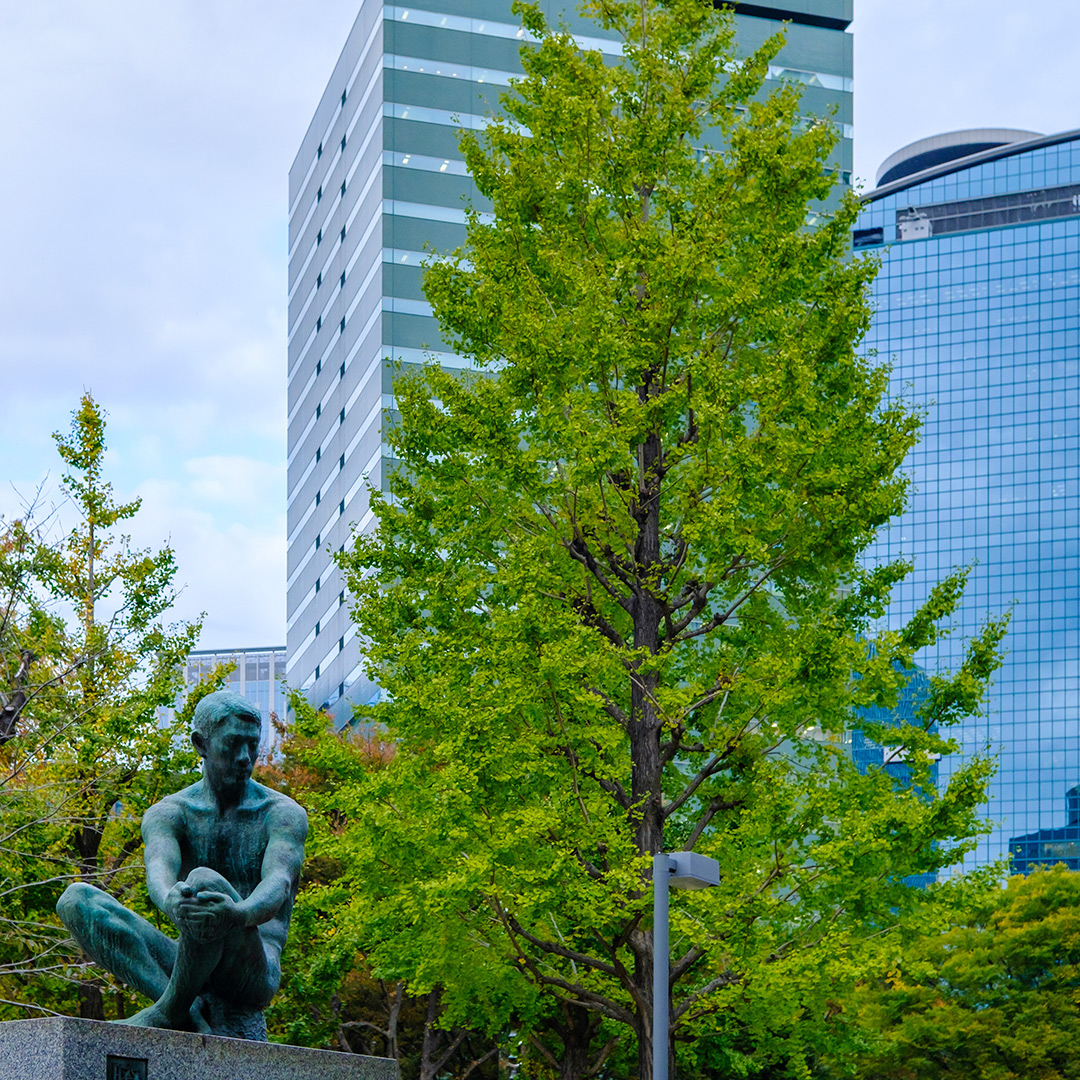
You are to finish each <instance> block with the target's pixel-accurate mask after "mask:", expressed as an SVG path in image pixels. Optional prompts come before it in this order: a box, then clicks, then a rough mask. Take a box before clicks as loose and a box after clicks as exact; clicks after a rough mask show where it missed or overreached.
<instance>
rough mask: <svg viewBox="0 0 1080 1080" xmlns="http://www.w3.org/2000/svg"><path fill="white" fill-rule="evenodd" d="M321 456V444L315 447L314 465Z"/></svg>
mask: <svg viewBox="0 0 1080 1080" xmlns="http://www.w3.org/2000/svg"><path fill="white" fill-rule="evenodd" d="M321 457H322V447H321V446H316V447H315V464H316V465H318V464H319V459H320V458H321Z"/></svg>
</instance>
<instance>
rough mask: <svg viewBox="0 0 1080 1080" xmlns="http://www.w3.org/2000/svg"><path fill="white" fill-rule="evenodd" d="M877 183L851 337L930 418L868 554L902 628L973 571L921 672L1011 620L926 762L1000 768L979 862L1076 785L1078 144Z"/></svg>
mask: <svg viewBox="0 0 1080 1080" xmlns="http://www.w3.org/2000/svg"><path fill="white" fill-rule="evenodd" d="M879 179H880V181H881V183H880V186H879V187H878V188H876V189H875V190H874V191H873V192H872V193H870V194H869V195H867V196H866V198H865V205H864V210H863V212H862V214H861V216H860V219H859V222H858V227H857V229H856V231H855V235H854V243H855V247H856V248H857V249H862V250H866V251H874V252H876V253H878V254H880V256H881V259H882V268H881V272H880V274H879V276H878V279H877V282H876V284H875V302H876V307H877V312H876V315H875V317H874V321H873V325H872V328H871V331H870V334H869V337H868V340H867V342H866V344H867V347H868V348H869V349H872V350H875V351H876V353H877V355H878V357H879V358H880V359H881V360H882V361H891V362H892V364H893V384H892V385H893V392H894V393H895V394H897V395H903V396H905V397H907V398H908V399H909V400H911V401H912V402H913V403H914V404H916V405H918V406H921V407H922V408H923V409H924V410H925V416H926V422H925V425H924V428H923V435H922V441H921V442H920V444H919V445H918V446H917V447H916V448H915V450H914V451H913V452H912V454H911V457H910V459H909V460H908V462H907V468H908V469H909V470H910V474H911V477H912V489H911V497H910V500H909V505H908V509H907V511H906V512H905V513H904V514H903V515H902V516H901V517H900V518H899V519H897V520H896V521H895V522H894V523H893V524H892V525H891V526H890V527H889V528H888V529H887V530H885V531H884V532H883V533H882V534H881V536H880V537H879V540H878V542H877V544H876V545H875V547H874V548H873V549H872V551H871V558H876V559H884V558H890V559H891V558H896V557H899V556H905V557H908V558H910V559H912V560H914V562H915V572H914V574H913V575H911V577H910V578H909V579H908V580H907V581H906V582H905V583H904V584H903V586H902V587H901V588H900V589H899V590H898V592H897V596H896V600H895V604H894V611H893V615H894V617H895V618H897V619H898V620H899V619H902V618H906V617H909V616H910V615H911V614H912V612H913V611H914V610H915V608H916V607H917V606H918V605H919V604H920V603H921V602H922V601H923V600H925V598H926V596H927V594H928V592H929V590H930V588H931V586H932V585H933V584H934V583H935V582H937V581H939V580H941V579H942V578H943V577H944V576H945V575H946V574H948V573H949V571H950V570H951V569H952V568H953V567H956V566H970V567H971V575H970V578H969V584H968V589H967V593H966V595H965V599H964V605H963V609H962V611H961V613H960V615H959V618H958V620H957V625H956V628H955V632H954V633H953V634H952V636H950V637H949V638H946V639H945V640H944V641H943V642H942V643H941V645H939V646H938V647H936V649H935V650H934V651H933V654H932V655H928V656H925V657H921V658H920V663H921V664H922V666H924V667H925V668H927V669H928V670H929V671H930V672H933V671H934V670H935V669H936V668H944V667H949V666H955V665H956V664H958V663H959V661H960V658H961V655H962V650H963V642H964V639H965V638H966V637H969V636H970V635H971V634H973V633H974V632H975V631H976V630H977V628H978V626H979V624H980V623H981V622H982V620H983V619H984V618H985V617H986V616H987V615H988V614H994V615H1000V614H1003V613H1005V612H1007V611H1009V610H1010V609H1011V610H1012V622H1011V626H1010V631H1009V635H1008V638H1007V641H1006V648H1007V650H1008V655H1007V657H1006V659H1005V663H1004V666H1003V667H1002V668H1001V670H1000V671H999V672H998V674H997V677H996V681H995V685H994V687H993V689H992V691H991V694H990V698H989V705H988V713H987V715H986V716H985V717H982V718H980V719H977V720H971V721H969V722H968V723H967V724H966V725H965V726H964V728H963V730H962V731H961V732H960V733H959V736H958V738H959V741H960V743H961V747H960V751H959V753H958V754H957V755H955V756H954V757H953V759H952V760H951V761H950V760H948V759H946V760H944V761H942V762H941V773H940V778H941V782H942V783H946V782H947V781H948V778H949V775H950V772H951V770H952V768H954V767H955V763H956V762H957V761H959V760H961V759H962V758H963V757H965V756H967V755H971V754H976V753H986V752H989V753H991V754H994V755H996V756H997V760H998V763H999V764H998V771H997V775H996V776H995V778H994V780H993V781H992V784H991V791H990V802H989V805H988V807H987V817H988V818H989V819H990V821H991V823H992V832H991V833H990V834H989V836H987V837H984V838H983V839H981V840H980V842H979V845H978V849H977V851H976V853H975V856H974V858H973V860H972V861H977V862H979V863H985V862H987V861H988V860H990V859H993V858H996V857H998V856H1000V855H1002V854H1004V853H1005V852H1006V851H1007V850H1008V845H1009V838H1010V837H1020V836H1021V835H1022V834H1031V833H1036V832H1038V831H1039V830H1041V829H1047V828H1051V827H1053V826H1055V825H1057V824H1058V823H1059V820H1058V819H1061V821H1060V823H1061V824H1065V822H1064V815H1063V810H1062V806H1063V803H1064V799H1065V793H1066V791H1067V790H1069V789H1071V788H1073V787H1074V786H1075V785H1076V784H1077V782H1078V781H1080V538H1078V527H1080V485H1078V466H1080V131H1072V132H1067V133H1064V134H1061V135H1055V136H1035V135H1033V134H1032V133H1029V132H1013V131H975V132H959V133H954V134H951V135H945V136H937V137H935V138H933V139H927V140H923V141H922V142H921V143H917V144H914V145H913V146H911V147H908V148H906V149H905V150H903V151H900V152H899V153H898V154H895V155H893V157H892V158H890V159H889V160H888V161H887V162H886V163H885V165H884V166H883V168H882V174H881V176H880V178H879Z"/></svg>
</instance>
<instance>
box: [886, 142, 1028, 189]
mask: <svg viewBox="0 0 1080 1080" xmlns="http://www.w3.org/2000/svg"><path fill="white" fill-rule="evenodd" d="M1040 134H1041V133H1040V132H1038V131H1020V130H1016V129H1013V128H970V129H969V130H967V131H950V132H947V133H946V134H944V135H931V136H930V138H928V139H919V140H918V141H917V142H913V143H909V144H908V145H907V146H905V147H903V149H901V150H897V151H896V153H895V154H891V155H890V156H889V157H887V158H886V159H885V160H884V161H883V162H882V163H881V168H880V169H878V172H877V186H878V187H881V186H882V185H884V184H891V183H892V182H893V181H894V180H902V179H903V178H904V177H905V176H913V175H914V174H915V173H918V172H922V171H923V169H932V168H933V167H934V166H935V165H944V164H945V162H947V161H955V160H957V159H958V158H965V157H970V156H971V155H972V154H978V153H981V152H982V151H983V150H993V149H994V147H997V146H1008V145H1009V144H1010V143H1019V142H1027V141H1028V139H1037V138H1039V137H1040Z"/></svg>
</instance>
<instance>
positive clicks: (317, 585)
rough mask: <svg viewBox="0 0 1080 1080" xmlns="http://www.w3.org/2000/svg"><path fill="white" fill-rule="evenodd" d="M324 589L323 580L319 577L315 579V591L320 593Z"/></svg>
mask: <svg viewBox="0 0 1080 1080" xmlns="http://www.w3.org/2000/svg"><path fill="white" fill-rule="evenodd" d="M321 588H322V578H321V577H317V578H316V579H315V591H316V592H318V591H319V590H320V589H321Z"/></svg>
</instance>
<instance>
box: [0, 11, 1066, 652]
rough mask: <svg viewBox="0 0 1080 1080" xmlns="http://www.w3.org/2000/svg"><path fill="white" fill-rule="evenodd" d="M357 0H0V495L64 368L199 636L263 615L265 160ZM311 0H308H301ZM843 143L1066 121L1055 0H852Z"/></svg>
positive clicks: (273, 279)
mask: <svg viewBox="0 0 1080 1080" xmlns="http://www.w3.org/2000/svg"><path fill="white" fill-rule="evenodd" d="M356 10H357V0H319V3H318V4H300V3H297V2H295V0H198V2H196V0H170V2H163V0H93V2H90V0H63V2H60V0H34V2H33V3H26V2H23V0H0V206H2V207H3V217H2V220H0V236H2V242H0V374H2V377H3V380H2V383H0V388H2V396H0V410H2V411H0V415H2V417H3V437H2V438H0V481H2V483H3V489H2V490H0V508H2V509H3V510H4V511H6V512H10V511H11V510H12V508H13V507H14V506H15V505H17V496H16V492H18V493H22V494H24V495H25V494H27V493H30V492H32V491H33V490H34V489H35V488H36V486H37V484H38V483H39V482H40V481H41V480H42V479H43V478H45V477H46V476H49V477H50V481H49V482H50V484H51V485H52V494H53V497H54V498H58V497H59V496H58V493H57V492H56V490H55V480H56V478H57V474H58V464H59V462H58V458H57V457H56V455H55V452H54V448H53V444H52V441H51V439H50V433H51V432H52V431H54V430H56V429H58V428H60V429H66V428H67V426H68V422H69V413H70V411H71V410H72V409H73V408H74V407H75V406H76V404H77V402H78V399H79V396H80V395H81V393H82V392H83V390H84V389H89V390H92V391H93V393H94V395H95V397H96V398H97V400H98V401H99V403H100V404H101V405H102V406H103V407H104V408H105V409H106V410H107V411H108V413H109V430H108V441H109V446H110V450H109V456H108V462H109V471H110V475H111V478H112V479H113V481H114V484H115V486H116V488H117V491H118V494H119V495H120V496H121V497H124V498H128V497H131V496H132V495H136V494H137V495H141V496H143V500H144V501H143V509H142V511H141V512H140V514H139V516H138V517H137V518H136V519H135V520H134V522H133V523H132V530H131V531H132V532H133V534H134V537H135V539H136V540H137V541H138V542H139V543H142V544H147V545H149V544H159V543H160V542H162V541H164V540H165V539H170V540H171V542H172V544H173V545H174V547H175V548H176V551H177V557H178V560H179V562H180V576H181V579H182V580H183V581H184V582H185V583H186V588H185V591H184V594H183V596H182V598H181V601H180V604H179V606H178V609H177V614H178V617H185V618H188V617H193V616H195V615H197V614H198V613H199V612H200V611H205V612H206V613H207V620H206V626H205V629H204V632H203V639H202V643H201V644H202V646H203V647H207V648H220V647H231V646H244V645H271V644H280V643H283V642H284V639H285V602H284V578H285V509H284V504H285V494H284V493H285V476H284V459H285V336H286V328H285V292H286V287H285V273H286V266H285V258H286V244H285V235H286V216H287V215H286V177H287V173H288V169H289V165H290V164H291V161H292V157H293V154H294V153H295V150H296V147H297V146H298V144H299V142H300V139H301V137H302V135H303V133H304V129H305V127H306V125H307V122H308V120H309V118H310V116H311V113H312V111H313V110H314V107H315V105H316V103H317V102H318V99H319V96H320V94H321V92H322V89H323V86H324V85H325V82H326V79H327V78H328V76H329V74H330V71H331V69H332V67H333V64H334V61H335V59H336V58H337V55H338V52H339V50H340V48H341V46H342V44H343V43H344V40H345V37H346V35H347V33H348V30H349V27H350V26H351V24H352V20H353V18H354V16H355V14H356ZM314 12H317V13H318V14H317V15H315V14H314ZM852 29H853V31H854V33H855V147H856V149H855V166H856V174H857V176H861V177H863V178H864V179H865V180H866V182H867V184H868V185H872V183H873V178H874V174H875V171H876V169H877V167H878V165H879V164H880V163H881V161H882V160H883V159H884V158H885V157H887V156H888V155H889V154H891V153H892V152H893V151H894V150H896V149H898V148H900V147H901V146H903V145H905V144H906V143H908V142H912V141H914V140H915V139H919V138H922V137H924V136H927V135H932V134H937V133H939V132H943V131H951V130H954V129H958V128H965V127H975V126H989V127H1018V128H1027V129H1031V130H1035V131H1040V132H1054V131H1062V130H1066V129H1070V128H1074V127H1080V44H1078V42H1080V34H1078V31H1077V20H1076V7H1075V0H1072V2H1066V0H1045V2H1043V3H1041V4H1039V5H1038V8H1037V10H1033V9H1031V8H1030V7H1029V6H1027V5H1023V4H1019V3H1017V2H1016V0H934V2H931V0H903V2H902V3H901V2H898V0H856V21H855V23H854V25H853V27H852Z"/></svg>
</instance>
